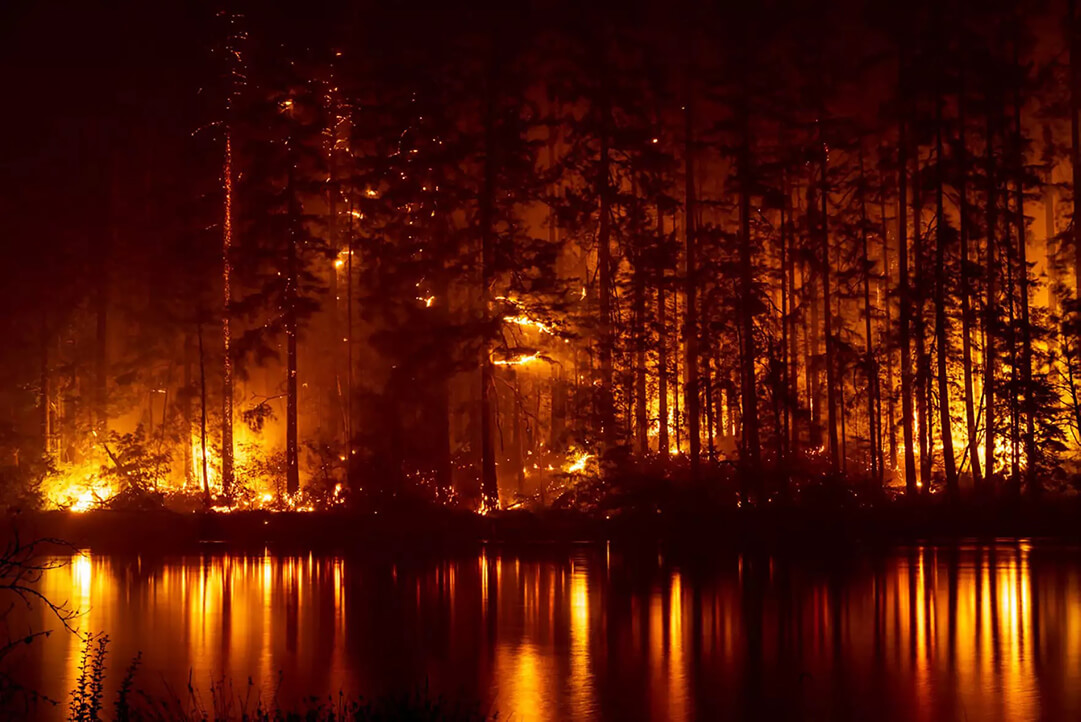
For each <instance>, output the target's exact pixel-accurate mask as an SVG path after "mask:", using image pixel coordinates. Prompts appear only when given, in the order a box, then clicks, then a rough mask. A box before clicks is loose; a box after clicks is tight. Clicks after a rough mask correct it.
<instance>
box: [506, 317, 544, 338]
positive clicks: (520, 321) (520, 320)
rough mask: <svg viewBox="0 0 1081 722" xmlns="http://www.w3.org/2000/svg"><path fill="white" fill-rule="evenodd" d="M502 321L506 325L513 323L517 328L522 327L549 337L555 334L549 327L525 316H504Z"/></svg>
mask: <svg viewBox="0 0 1081 722" xmlns="http://www.w3.org/2000/svg"><path fill="white" fill-rule="evenodd" d="M503 320H504V321H506V322H507V323H513V324H515V325H517V326H522V327H524V328H533V329H536V330H537V331H540V332H541V333H546V334H549V335H554V334H555V331H554V330H553V329H552V327H551V326H549V325H548V324H546V323H543V322H541V321H538V320H536V319H533V318H530V317H529V316H526V315H525V314H518V315H517V316H504V317H503Z"/></svg>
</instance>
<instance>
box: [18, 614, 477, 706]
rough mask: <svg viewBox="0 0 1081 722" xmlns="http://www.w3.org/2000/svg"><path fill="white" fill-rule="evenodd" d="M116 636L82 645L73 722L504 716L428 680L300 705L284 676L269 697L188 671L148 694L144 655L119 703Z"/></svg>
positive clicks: (127, 672)
mask: <svg viewBox="0 0 1081 722" xmlns="http://www.w3.org/2000/svg"><path fill="white" fill-rule="evenodd" d="M108 646H109V637H108V635H106V634H103V633H99V634H90V635H87V636H85V637H83V649H82V653H81V655H80V658H79V675H78V677H77V679H76V680H75V686H74V689H72V690H71V692H70V693H69V697H70V699H69V700H68V702H67V709H68V719H69V720H70V722H100V720H102V719H104V718H108V717H104V718H103V716H102V714H103V712H105V710H106V709H110V708H111V709H110V711H111V712H112V717H111V718H112V719H114V720H116V721H117V722H128V721H129V720H157V721H159V722H166V721H168V722H181V721H183V720H190V721H191V722H196V721H197V720H198V721H199V722H208V721H209V720H214V722H219V721H220V722H225V721H226V720H244V722H279V721H281V722H286V721H289V722H292V721H293V720H296V721H297V722H299V721H301V720H303V721H304V722H345V721H346V720H354V721H356V722H484V721H485V720H495V719H497V718H498V715H497V714H492V713H489V712H484V711H482V710H481V708H480V705H477V704H470V703H466V702H463V701H454V700H450V699H447V698H446V697H444V696H442V695H439V696H437V695H434V694H433V693H432V692H431V690H430V689H429V688H428V685H427V683H425V684H424V685H423V686H418V687H415V688H413V689H411V690H408V691H402V692H399V693H393V694H386V695H383V696H380V697H378V698H376V699H366V698H365V697H363V696H353V695H347V694H346V693H345V692H343V691H338V692H337V693H335V694H326V695H308V696H305V697H304V698H303V699H302V700H301V701H300V702H298V703H296V704H292V705H289V704H283V703H282V702H281V701H280V700H279V697H278V691H279V689H280V687H281V685H282V682H283V680H282V678H281V676H280V675H279V678H278V681H277V685H276V686H275V688H274V690H273V692H272V693H271V695H270V697H269V699H267V698H265V697H264V695H263V694H262V693H261V692H259V691H257V690H256V689H255V685H254V683H253V681H252V678H251V677H248V681H247V684H244V685H241V686H240V687H239V688H238V687H237V685H236V684H235V683H234V682H233V681H232V680H229V679H224V678H222V679H218V680H211V681H210V683H209V685H208V686H207V687H206V688H203V687H202V686H201V685H200V684H199V683H197V682H196V681H194V680H193V679H192V678H191V675H190V674H189V677H188V682H187V685H186V687H185V688H184V689H182V690H174V689H171V688H169V687H168V686H166V688H165V690H164V691H163V692H148V691H147V690H146V689H144V688H143V687H142V686H141V681H142V680H141V677H140V674H139V669H140V664H141V662H142V653H139V654H137V655H136V656H135V658H134V659H132V660H130V662H129V663H128V664H127V666H126V667H122V668H119V669H124V672H123V677H122V678H121V682H120V685H119V686H118V688H117V692H116V697H115V700H112V701H109V700H107V699H106V695H105V683H106V678H107V677H108V676H115V674H116V673H117V669H118V668H116V667H115V664H116V663H115V662H114V663H113V664H110V661H109V660H108V658H107V657H108V651H109V649H108ZM60 704H61V703H60V701H58V700H48V699H45V698H42V697H39V696H35V695H32V697H31V699H30V701H29V705H30V706H27V707H26V711H27V712H30V711H32V710H35V709H37V707H35V706H34V705H56V706H60Z"/></svg>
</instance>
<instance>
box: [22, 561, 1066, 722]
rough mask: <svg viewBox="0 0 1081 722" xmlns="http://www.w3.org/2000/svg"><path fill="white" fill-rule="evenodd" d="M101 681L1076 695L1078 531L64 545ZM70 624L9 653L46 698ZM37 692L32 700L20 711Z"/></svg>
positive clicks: (707, 696)
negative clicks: (894, 540) (788, 542)
mask: <svg viewBox="0 0 1081 722" xmlns="http://www.w3.org/2000/svg"><path fill="white" fill-rule="evenodd" d="M70 561H71V563H70V565H68V566H66V567H64V568H62V569H58V570H56V571H54V572H51V573H50V574H49V575H48V576H47V578H46V579H45V580H44V582H43V586H44V589H45V591H46V593H47V594H49V595H51V596H52V597H53V598H54V599H68V600H70V601H71V603H72V604H73V605H76V606H78V607H80V608H82V609H85V610H87V611H86V613H85V614H84V615H83V616H82V617H81V618H80V620H79V624H80V626H81V627H82V628H83V629H91V630H101V631H105V632H107V633H108V634H109V635H110V637H111V639H112V644H111V645H110V651H109V660H110V667H111V669H113V670H114V674H113V677H112V685H110V687H109V696H108V699H109V700H110V704H111V700H112V698H113V691H112V690H113V689H114V687H115V684H116V683H117V682H118V680H119V677H120V676H122V670H123V668H124V667H126V666H127V663H128V661H129V660H130V659H131V658H132V657H133V656H134V655H135V654H136V652H138V651H139V650H141V651H142V652H143V666H142V672H141V675H140V678H139V679H140V681H141V683H142V686H144V687H146V688H148V689H160V687H161V685H162V684H163V683H165V682H167V683H168V684H170V685H171V686H172V687H173V688H174V689H176V690H178V691H180V692H183V691H184V690H186V686H187V680H188V674H189V670H191V673H192V675H193V680H194V681H195V683H196V684H197V685H200V686H202V687H204V688H208V687H209V685H210V682H211V680H216V679H220V678H222V677H223V676H224V677H228V678H231V679H232V680H233V681H234V686H235V687H236V689H237V690H238V693H243V689H244V687H245V686H246V683H247V679H248V678H249V677H252V678H253V681H254V683H255V685H256V687H257V688H258V689H261V690H262V691H263V694H264V695H266V696H269V695H271V694H272V693H273V689H274V687H275V686H276V685H277V680H278V678H279V673H280V675H281V680H282V681H281V687H280V692H279V696H280V698H282V699H283V700H286V701H288V700H292V699H296V698H297V697H299V696H301V695H306V694H311V693H328V692H331V691H336V690H338V689H344V690H346V691H349V692H354V693H364V694H368V695H371V694H378V693H381V692H386V691H394V690H399V689H402V688H404V687H409V686H410V685H413V684H416V683H418V682H419V683H423V681H424V680H425V679H427V680H428V681H429V684H430V686H431V688H432V689H433V690H435V691H437V692H441V693H444V694H446V695H447V696H449V697H453V698H462V699H470V700H477V701H479V702H480V703H481V704H482V705H483V707H484V708H486V709H491V710H494V711H498V712H499V714H500V718H501V719H510V720H566V719H610V720H634V719H654V720H661V719H675V720H678V719H715V718H732V717H742V718H752V719H761V718H763V717H766V716H769V717H800V718H803V719H838V718H851V719H869V718H876V719H905V720H908V719H913V720H921V719H928V720H929V719H936V720H939V719H947V720H949V719H958V720H961V719H969V720H995V719H1001V720H1007V719H1009V720H1020V719H1081V551H1079V550H1077V549H1074V548H1063V547H1057V546H1054V547H1053V546H1043V545H1040V544H1029V543H1026V542H1016V543H1001V544H996V545H993V546H981V545H964V546H960V547H949V548H946V547H913V548H902V549H896V550H893V551H891V552H888V553H885V554H883V553H878V554H875V555H873V556H871V555H861V554H858V553H854V554H852V555H851V556H849V557H846V558H845V559H843V560H830V559H822V558H817V559H811V560H808V559H806V558H804V559H789V558H770V557H766V556H754V557H751V556H737V555H734V554H733V555H730V556H721V557H720V558H718V559H715V560H712V561H711V563H710V564H708V565H701V564H699V565H694V566H687V565H680V564H678V563H676V561H675V560H674V559H671V560H670V559H667V558H664V557H663V556H659V555H658V556H656V557H653V556H652V555H647V556H646V558H643V555H642V554H636V555H634V556H633V557H632V556H623V555H620V554H617V553H616V552H615V551H611V550H609V549H605V548H603V547H583V548H579V549H572V550H570V551H548V552H539V553H527V554H513V553H504V552H500V551H498V550H494V549H489V550H487V551H485V552H483V553H481V554H479V555H477V556H471V557H466V558H453V559H443V560H428V561H423V560H413V561H399V562H397V563H394V562H391V561H380V562H375V561H371V560H366V559H363V558H359V559H358V558H353V557H345V558H341V557H331V556H318V555H314V556H312V555H308V556H300V557H293V556H274V555H270V554H267V555H262V556H259V555H256V556H234V555H226V554H205V555H202V556H187V557H177V558H165V559H154V560H151V559H148V558H146V557H143V558H139V557H131V558H120V557H115V556H97V555H87V556H77V557H73V558H72V559H71V560H70ZM78 651H79V645H78V643H77V640H75V639H74V638H73V637H72V636H70V635H63V634H54V635H53V636H52V637H51V638H50V639H48V640H47V641H46V642H44V643H43V644H41V645H39V646H36V647H34V648H32V649H31V650H30V651H29V652H27V656H26V658H25V660H24V663H23V664H22V669H23V671H24V672H25V673H27V674H28V675H29V677H30V678H31V679H32V680H34V681H36V683H37V684H38V685H39V687H40V688H41V689H43V690H44V691H45V692H47V693H48V694H51V695H52V696H54V697H58V698H63V697H64V695H65V694H66V690H68V689H69V688H70V687H71V684H72V680H73V679H74V677H75V675H76V667H77V663H78ZM39 714H40V711H39Z"/></svg>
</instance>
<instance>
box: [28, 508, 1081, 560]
mask: <svg viewBox="0 0 1081 722" xmlns="http://www.w3.org/2000/svg"><path fill="white" fill-rule="evenodd" d="M1079 518H1081V498H1065V499H1058V500H1054V501H1050V500H1046V501H1034V500H1028V499H1014V500H1008V499H1007V500H1002V499H997V500H996V499H969V500H959V501H952V502H951V501H949V500H947V499H945V498H933V499H920V500H916V501H912V500H908V499H903V498H902V499H897V500H893V501H880V502H877V503H850V504H843V505H836V504H831V505H826V504H821V503H808V504H782V503H778V504H768V505H765V506H761V507H756V508H750V507H740V506H735V505H726V506H719V505H717V504H711V503H710V502H708V501H705V502H703V500H702V499H700V498H697V497H695V496H693V495H688V496H687V497H684V498H677V499H674V500H670V501H668V502H667V503H661V504H650V505H648V506H647V507H645V508H637V509H629V510H627V509H624V510H620V511H615V510H607V511H604V510H600V511H596V510H594V511H577V510H556V509H543V510H538V511H526V510H511V511H499V512H492V513H490V514H488V515H484V516H482V515H480V514H476V513H474V512H470V511H465V510H458V509H449V508H446V507H442V506H436V505H430V506H420V507H418V506H412V507H408V508H401V509H396V510H395V509H388V510H383V511H382V512H368V513H364V512H354V511H345V510H343V511H315V512H266V511H235V512H232V513H215V512H196V513H178V512H172V511H167V510H156V511H115V510H94V511H89V512H83V513H74V512H68V511H44V512H28V513H25V514H22V515H19V516H18V517H12V518H11V519H9V520H8V523H9V524H13V525H14V526H15V527H16V528H18V529H19V530H20V533H21V534H23V535H24V536H28V535H34V536H39V537H48V538H54V539H63V540H65V541H66V542H67V543H69V544H71V545H72V547H74V548H79V549H91V550H93V551H106V552H126V553H130V552H133V551H137V552H143V553H154V552H160V553H169V552H186V551H201V552H206V551H214V550H221V551H225V552H230V551H252V550H260V551H261V550H263V549H264V548H269V549H271V550H273V551H281V552H283V553H290V552H303V551H309V550H319V551H335V552H343V553H352V552H362V553H365V554H374V555H379V554H394V553H397V552H421V553H424V552H435V553H443V552H449V551H459V552H465V551H471V550H474V549H476V548H478V547H479V546H480V545H482V544H488V545H508V546H517V545H523V546H529V545H536V544H540V545H550V544H577V543H605V542H608V543H612V544H614V545H617V546H619V547H621V548H625V549H632V550H633V549H635V548H638V547H656V546H657V545H664V546H666V547H671V548H675V549H680V548H685V549H688V550H693V549H695V548H697V547H698V546H699V545H703V544H704V545H708V547H707V548H714V549H716V548H722V549H723V548H728V549H733V550H743V549H750V550H754V549H759V548H761V549H764V550H778V551H788V550H796V549H815V548H823V547H824V548H831V549H832V548H835V547H837V546H849V545H854V544H855V545H859V544H875V545H888V544H907V543H916V542H943V543H951V542H956V541H959V540H965V539H979V540H989V539H994V538H1003V537H1004V538H1049V539H1055V540H1061V541H1070V542H1073V541H1081V525H1079V524H1078V522H1077V520H1078V519H1079ZM135 540H137V541H138V544H137V547H136V546H133V542H134V541H135Z"/></svg>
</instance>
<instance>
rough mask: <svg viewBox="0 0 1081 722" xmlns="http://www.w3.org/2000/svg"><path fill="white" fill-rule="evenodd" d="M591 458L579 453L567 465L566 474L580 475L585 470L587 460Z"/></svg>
mask: <svg viewBox="0 0 1081 722" xmlns="http://www.w3.org/2000/svg"><path fill="white" fill-rule="evenodd" d="M592 458H593V454H590V453H588V452H585V451H582V452H579V453H578V454H577V455H576V456H575V457H574V459H573V460H572V461H570V462H569V463H568V464H567V467H566V469H565V471H566V473H568V474H581V473H582V472H584V471H585V470H586V465H587V464H588V463H589V460H590V459H592Z"/></svg>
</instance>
